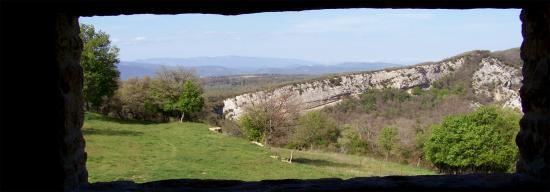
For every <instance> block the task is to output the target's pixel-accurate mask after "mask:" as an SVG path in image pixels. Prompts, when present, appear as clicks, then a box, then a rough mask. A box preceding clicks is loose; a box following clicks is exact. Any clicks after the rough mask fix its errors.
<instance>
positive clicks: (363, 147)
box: [338, 125, 368, 154]
mask: <svg viewBox="0 0 550 192" xmlns="http://www.w3.org/2000/svg"><path fill="white" fill-rule="evenodd" d="M340 132H341V134H340V137H339V138H338V145H339V146H340V149H341V150H340V151H342V152H344V153H349V154H365V153H366V152H367V147H368V146H367V142H365V141H364V140H363V139H362V138H361V135H360V134H359V132H358V131H357V129H354V128H353V127H351V126H349V125H345V126H343V127H342V130H341V131H340Z"/></svg>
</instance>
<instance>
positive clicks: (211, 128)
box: [208, 127, 222, 133]
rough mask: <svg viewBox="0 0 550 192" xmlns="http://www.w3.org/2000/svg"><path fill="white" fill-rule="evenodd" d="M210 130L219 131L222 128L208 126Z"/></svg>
mask: <svg viewBox="0 0 550 192" xmlns="http://www.w3.org/2000/svg"><path fill="white" fill-rule="evenodd" d="M208 129H209V130H210V131H212V132H216V133H221V132H222V128H221V127H210V128H208Z"/></svg>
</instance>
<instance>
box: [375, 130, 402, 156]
mask: <svg viewBox="0 0 550 192" xmlns="http://www.w3.org/2000/svg"><path fill="white" fill-rule="evenodd" d="M397 135H398V132H397V128H395V127H384V128H382V130H381V133H380V135H379V136H378V145H379V146H380V149H382V150H383V151H384V152H385V153H386V160H388V156H389V155H390V153H391V151H392V150H393V149H394V148H395V145H396V144H397V142H398V141H397V139H398V138H397Z"/></svg>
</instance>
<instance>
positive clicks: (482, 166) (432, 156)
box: [424, 106, 520, 173]
mask: <svg viewBox="0 0 550 192" xmlns="http://www.w3.org/2000/svg"><path fill="white" fill-rule="evenodd" d="M519 119H520V117H519V114H518V113H517V112H514V111H512V110H510V109H504V108H500V107H495V106H483V107H480V108H478V109H476V110H475V111H474V112H472V113H470V114H467V115H454V116H448V117H446V118H445V119H444V120H443V122H442V123H441V125H438V126H435V127H434V128H433V130H432V135H431V137H430V138H429V139H428V141H427V142H426V143H425V145H424V151H425V154H426V157H427V159H428V160H429V161H431V162H432V163H433V164H434V165H435V166H436V167H437V168H438V169H439V170H440V171H441V172H446V173H472V172H473V173H479V172H505V171H511V170H512V169H513V167H514V164H515V162H516V160H517V153H518V149H517V146H516V145H515V142H514V138H515V135H516V134H517V132H518V130H519Z"/></svg>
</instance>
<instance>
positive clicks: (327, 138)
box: [290, 111, 340, 148]
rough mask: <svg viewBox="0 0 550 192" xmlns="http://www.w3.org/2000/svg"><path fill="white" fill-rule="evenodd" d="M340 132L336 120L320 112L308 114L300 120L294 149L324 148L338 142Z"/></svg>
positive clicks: (293, 142) (292, 144)
mask: <svg viewBox="0 0 550 192" xmlns="http://www.w3.org/2000/svg"><path fill="white" fill-rule="evenodd" d="M339 134H340V133H339V131H338V128H337V126H336V123H335V122H334V120H332V119H331V118H330V117H329V116H328V115H326V114H325V113H322V112H319V111H313V112H309V113H306V114H305V115H304V116H302V117H300V118H299V120H298V126H297V128H296V132H295V133H294V134H293V137H292V142H291V145H290V146H291V147H293V148H323V147H327V146H329V144H334V143H336V142H337V139H338V136H339Z"/></svg>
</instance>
